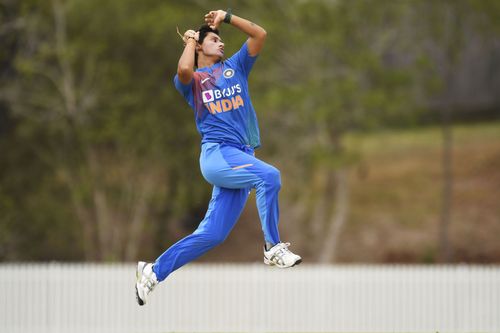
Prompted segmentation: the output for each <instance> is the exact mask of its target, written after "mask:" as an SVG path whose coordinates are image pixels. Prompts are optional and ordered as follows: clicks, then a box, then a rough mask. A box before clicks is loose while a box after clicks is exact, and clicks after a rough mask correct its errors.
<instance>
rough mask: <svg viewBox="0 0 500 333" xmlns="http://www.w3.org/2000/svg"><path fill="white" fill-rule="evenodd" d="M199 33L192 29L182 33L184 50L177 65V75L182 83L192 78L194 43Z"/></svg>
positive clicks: (186, 82)
mask: <svg viewBox="0 0 500 333" xmlns="http://www.w3.org/2000/svg"><path fill="white" fill-rule="evenodd" d="M198 37H199V33H198V32H195V31H194V30H188V31H186V32H185V33H184V37H183V38H182V39H183V40H184V43H185V46H184V51H183V52H182V55H181V57H180V59H179V64H178V65H177V75H178V76H179V80H180V81H181V82H182V83H183V84H188V83H189V82H191V80H192V79H193V73H194V53H195V49H196V43H197V42H198Z"/></svg>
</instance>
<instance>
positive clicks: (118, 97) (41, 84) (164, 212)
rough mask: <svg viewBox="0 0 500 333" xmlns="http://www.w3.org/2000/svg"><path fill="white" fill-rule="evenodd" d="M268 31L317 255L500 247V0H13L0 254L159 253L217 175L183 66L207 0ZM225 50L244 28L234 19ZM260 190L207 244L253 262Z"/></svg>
mask: <svg viewBox="0 0 500 333" xmlns="http://www.w3.org/2000/svg"><path fill="white" fill-rule="evenodd" d="M227 7H231V8H232V11H233V13H234V14H236V15H238V16H242V17H244V18H247V19H249V20H252V21H254V22H256V23H257V24H259V25H261V26H262V27H264V28H265V29H266V30H267V32H268V39H267V43H266V46H265V48H264V50H263V52H262V53H261V55H260V56H259V59H258V61H257V63H256V65H255V67H254V69H253V71H252V74H251V76H250V83H249V84H250V91H251V94H252V102H253V105H254V107H255V109H256V111H257V114H258V117H259V123H260V128H261V140H262V144H263V145H262V147H261V148H260V149H259V150H258V151H257V156H258V157H260V158H262V159H264V160H266V161H268V162H269V163H271V164H273V165H275V166H276V167H278V168H279V169H280V170H281V175H282V183H283V187H282V190H281V195H280V208H281V222H280V231H281V236H282V239H283V240H284V241H290V242H292V249H293V251H294V252H295V251H296V252H297V253H299V254H301V255H303V257H304V259H305V262H308V263H319V262H321V263H437V262H441V263H461V262H464V263H499V262H500V242H499V241H498V240H499V235H500V2H499V1H495V0H492V1H488V0H477V1H473V0H470V1H468V0H457V1H445V0H441V1H430V0H429V1H426V0H419V1H410V0H409V1H361V0H355V1H340V0H337V1H335V0H330V1H326V0H325V1H319V0H318V1H312V0H311V1H307V0H300V1H299V0H296V1H285V0H278V1H264V0H252V1H229V2H227V1H204V0H197V1H188V0H186V1H180V0H179V1H165V0H163V1H156V0H148V1H135V0H106V1H96V0H67V1H64V0H50V1H49V0H47V1H36V0H0V261H3V262H33V261H44V262H45V261H61V262H75V261H78V262H81V261H85V262H132V261H136V260H138V259H143V260H144V259H145V260H149V261H151V260H154V259H155V258H156V257H157V256H158V255H159V254H161V253H162V252H163V251H164V250H165V249H166V248H167V247H168V246H170V245H171V244H173V243H174V242H175V241H177V240H178V239H179V238H181V237H183V236H185V235H187V234H189V233H191V232H192V231H193V230H194V229H195V228H196V226H197V225H198V223H199V222H200V221H201V219H202V218H203V215H204V213H205V210H206V208H207V205H208V201H209V199H210V194H211V186H210V185H209V184H208V183H207V182H206V181H205V180H204V179H203V177H202V175H201V173H200V171H199V164H198V157H199V150H200V148H199V142H200V138H199V135H198V133H197V132H196V127H195V123H194V118H193V113H192V111H191V110H190V108H189V107H188V105H187V104H186V103H185V101H184V100H183V98H182V97H181V95H180V94H179V93H178V92H177V91H176V90H175V88H174V85H173V77H174V75H175V73H176V69H177V61H178V58H179V56H180V54H181V52H182V50H183V44H182V41H181V40H180V38H179V36H178V35H177V33H176V26H178V27H179V29H180V30H181V33H182V32H183V31H185V30H187V29H196V28H198V27H199V26H200V25H201V24H202V23H203V15H204V14H205V13H206V12H208V11H209V10H214V9H226V8H227ZM221 36H222V38H223V40H224V42H225V44H226V46H225V49H226V54H228V55H231V54H233V53H234V52H235V51H237V50H238V49H239V48H240V47H241V45H242V44H243V43H244V41H245V40H246V37H245V35H244V34H243V33H241V32H240V31H238V30H236V29H235V28H233V27H230V26H227V25H223V26H222V27H221ZM262 244H263V239H262V232H261V229H260V222H259V219H258V214H257V211H256V208H255V197H254V195H252V196H251V197H250V199H249V201H248V204H247V207H246V209H245V211H244V213H243V215H242V217H241V219H240V221H239V223H238V224H237V225H236V227H235V229H234V230H233V232H232V234H231V235H230V236H229V238H228V239H227V241H226V242H225V243H224V244H223V245H221V246H220V247H218V248H216V249H214V250H212V251H211V252H210V253H209V254H207V255H206V256H204V257H202V258H201V259H200V261H205V262H222V261H224V262H253V261H260V260H261V257H262V252H261V251H262V250H261V247H262Z"/></svg>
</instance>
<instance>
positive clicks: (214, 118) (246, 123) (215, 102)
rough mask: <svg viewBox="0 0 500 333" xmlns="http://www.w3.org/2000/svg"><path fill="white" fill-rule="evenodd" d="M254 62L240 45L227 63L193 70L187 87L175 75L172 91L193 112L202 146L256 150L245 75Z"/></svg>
mask: <svg viewBox="0 0 500 333" xmlns="http://www.w3.org/2000/svg"><path fill="white" fill-rule="evenodd" d="M256 59H257V56H255V57H252V56H250V55H249V54H248V46H247V43H244V44H243V46H242V47H241V49H240V50H239V51H238V52H236V53H235V54H234V55H233V56H231V57H230V58H229V59H226V60H224V61H221V62H218V63H216V64H214V65H213V66H211V67H204V68H200V69H198V70H196V71H195V72H194V75H193V79H192V80H191V82H190V83H188V84H183V83H182V82H180V80H179V78H178V76H177V75H175V78H174V83H175V87H176V89H177V90H178V91H179V92H180V93H181V94H182V95H183V96H184V98H185V99H186V101H187V102H188V104H189V105H190V106H191V108H192V109H193V110H194V116H195V119H196V127H197V129H198V132H199V133H200V135H201V143H202V144H203V143H205V142H215V143H222V142H226V143H233V144H237V145H249V146H251V147H253V148H257V147H259V146H260V138H259V126H258V123H257V116H256V114H255V110H254V108H253V106H252V102H251V101H250V94H249V92H248V75H249V74H250V70H251V69H252V66H253V64H254V63H255V60H256Z"/></svg>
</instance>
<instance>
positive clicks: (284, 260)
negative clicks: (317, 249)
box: [264, 243, 302, 268]
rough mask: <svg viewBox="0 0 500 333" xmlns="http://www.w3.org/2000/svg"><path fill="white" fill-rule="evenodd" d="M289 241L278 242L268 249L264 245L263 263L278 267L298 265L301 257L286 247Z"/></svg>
mask: <svg viewBox="0 0 500 333" xmlns="http://www.w3.org/2000/svg"><path fill="white" fill-rule="evenodd" d="M289 246H290V243H278V244H276V245H274V246H273V247H272V248H270V249H269V251H266V248H265V247H264V264H266V265H269V266H273V265H275V266H278V267H279V268H288V267H293V266H295V265H298V264H300V263H301V262H302V258H301V257H300V256H298V255H296V254H294V253H293V252H292V251H290V250H289V249H288V247H289Z"/></svg>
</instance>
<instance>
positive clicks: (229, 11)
mask: <svg viewBox="0 0 500 333" xmlns="http://www.w3.org/2000/svg"><path fill="white" fill-rule="evenodd" d="M232 16H233V14H232V13H231V8H228V9H227V10H226V16H225V17H224V23H231V17H232Z"/></svg>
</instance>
